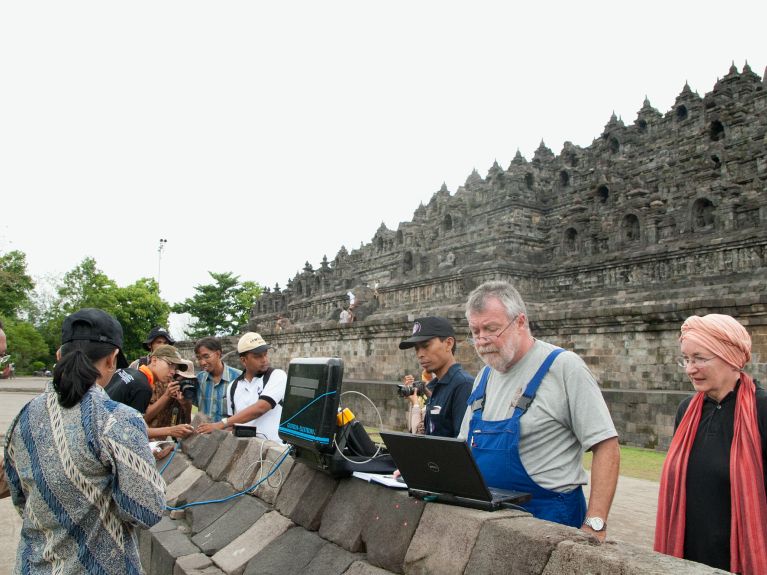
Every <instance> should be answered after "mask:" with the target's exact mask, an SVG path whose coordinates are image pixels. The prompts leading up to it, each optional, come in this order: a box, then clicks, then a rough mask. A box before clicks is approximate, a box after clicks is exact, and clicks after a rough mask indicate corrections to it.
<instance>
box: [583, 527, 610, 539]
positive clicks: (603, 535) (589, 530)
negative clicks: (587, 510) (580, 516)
mask: <svg viewBox="0 0 767 575" xmlns="http://www.w3.org/2000/svg"><path fill="white" fill-rule="evenodd" d="M581 531H584V532H585V533H588V534H589V535H591V536H593V537H596V538H597V540H598V541H599V542H600V543H604V542H605V539H606V538H607V527H605V528H604V529H602V531H594V530H593V529H592V528H591V527H589V526H588V525H581Z"/></svg>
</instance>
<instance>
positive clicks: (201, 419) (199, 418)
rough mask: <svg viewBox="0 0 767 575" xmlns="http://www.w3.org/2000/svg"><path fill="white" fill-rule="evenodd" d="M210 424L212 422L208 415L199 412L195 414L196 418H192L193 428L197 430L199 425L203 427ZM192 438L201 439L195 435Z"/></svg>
mask: <svg viewBox="0 0 767 575" xmlns="http://www.w3.org/2000/svg"><path fill="white" fill-rule="evenodd" d="M209 422H210V417H208V416H207V415H205V414H204V413H201V412H199V411H198V412H197V413H195V414H194V417H192V427H194V428H196V427H197V426H198V425H202V424H203V423H209ZM192 437H199V436H194V435H193V436H192ZM185 441H186V440H185Z"/></svg>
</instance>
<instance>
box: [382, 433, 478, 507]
mask: <svg viewBox="0 0 767 575" xmlns="http://www.w3.org/2000/svg"><path fill="white" fill-rule="evenodd" d="M381 438H382V439H383V441H384V443H385V444H386V447H387V448H388V449H389V453H390V454H391V456H392V458H393V459H394V463H396V464H397V467H398V469H399V471H400V473H401V474H402V477H403V479H404V480H405V483H407V486H408V487H409V488H410V489H417V490H420V491H431V492H434V493H449V494H451V495H456V496H458V497H466V498H469V499H479V500H482V501H490V500H491V499H492V497H491V495H490V492H489V490H488V489H487V486H486V485H485V481H484V479H483V478H482V474H481V473H480V471H479V468H478V467H477V464H476V463H475V461H474V458H473V457H472V455H471V451H470V450H469V446H468V445H467V444H466V442H465V441H463V440H461V439H455V438H452V437H433V436H429V435H413V434H410V433H398V432H395V431H382V432H381Z"/></svg>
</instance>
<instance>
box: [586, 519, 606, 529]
mask: <svg viewBox="0 0 767 575" xmlns="http://www.w3.org/2000/svg"><path fill="white" fill-rule="evenodd" d="M586 525H588V526H589V527H591V528H592V529H593V530H594V531H602V529H604V528H605V522H604V520H603V519H601V518H600V517H589V518H588V519H586Z"/></svg>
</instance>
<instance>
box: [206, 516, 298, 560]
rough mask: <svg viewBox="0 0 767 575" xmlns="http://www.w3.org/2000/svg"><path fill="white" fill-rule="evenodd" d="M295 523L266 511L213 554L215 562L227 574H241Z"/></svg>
mask: <svg viewBox="0 0 767 575" xmlns="http://www.w3.org/2000/svg"><path fill="white" fill-rule="evenodd" d="M293 525H294V523H293V522H292V521H291V520H290V519H288V518H286V517H283V516H282V515H280V514H279V513H277V512H276V511H270V512H268V513H265V514H264V515H262V516H261V518H260V519H259V520H258V521H256V522H255V523H254V524H253V525H252V526H251V527H250V529H248V530H247V531H245V533H243V534H242V535H240V536H239V537H238V538H237V539H235V540H234V541H232V542H231V543H230V544H229V545H227V546H226V547H224V548H223V549H222V550H221V551H219V552H218V553H216V554H215V555H213V563H215V564H216V565H217V566H218V567H219V568H220V569H221V570H222V571H224V572H225V573H227V575H241V574H242V572H243V571H244V570H245V566H246V565H247V564H248V562H249V561H250V560H251V559H253V558H254V557H255V556H256V555H258V554H259V553H260V552H261V551H262V550H263V549H264V548H265V547H266V546H267V545H269V543H271V542H272V541H274V540H275V539H277V537H279V536H280V535H282V534H283V533H285V531H287V530H288V529H290V528H291V527H293Z"/></svg>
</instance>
